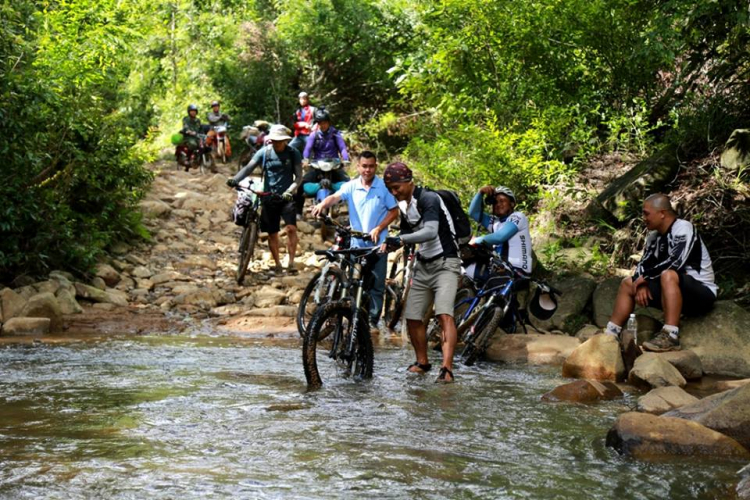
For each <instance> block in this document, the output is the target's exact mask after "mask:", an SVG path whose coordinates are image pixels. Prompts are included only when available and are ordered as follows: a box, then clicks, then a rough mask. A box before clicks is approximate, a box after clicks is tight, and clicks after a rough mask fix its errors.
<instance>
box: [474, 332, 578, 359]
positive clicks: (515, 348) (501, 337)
mask: <svg viewBox="0 0 750 500" xmlns="http://www.w3.org/2000/svg"><path fill="white" fill-rule="evenodd" d="M579 345H580V341H579V340H578V339H577V338H575V337H569V336H567V335H542V334H539V333H529V334H527V335H505V334H501V333H500V332H498V333H496V334H495V335H494V336H493V338H492V342H491V343H490V345H489V347H488V348H487V352H486V358H487V359H489V360H491V361H500V362H503V363H528V364H530V365H561V364H563V362H565V359H567V357H568V356H570V354H571V353H572V352H573V351H574V350H575V348H576V347H578V346H579Z"/></svg>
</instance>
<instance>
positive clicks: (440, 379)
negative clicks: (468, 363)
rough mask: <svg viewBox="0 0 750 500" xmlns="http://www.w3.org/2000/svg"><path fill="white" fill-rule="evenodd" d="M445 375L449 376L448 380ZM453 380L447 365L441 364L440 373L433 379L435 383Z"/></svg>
mask: <svg viewBox="0 0 750 500" xmlns="http://www.w3.org/2000/svg"><path fill="white" fill-rule="evenodd" d="M446 375H449V376H450V380H449V379H448V378H446ZM454 380H455V378H454V377H453V372H452V371H450V370H449V369H448V368H447V367H445V366H442V367H440V374H439V375H438V377H437V378H436V379H435V383H436V384H450V383H452V382H453V381H454Z"/></svg>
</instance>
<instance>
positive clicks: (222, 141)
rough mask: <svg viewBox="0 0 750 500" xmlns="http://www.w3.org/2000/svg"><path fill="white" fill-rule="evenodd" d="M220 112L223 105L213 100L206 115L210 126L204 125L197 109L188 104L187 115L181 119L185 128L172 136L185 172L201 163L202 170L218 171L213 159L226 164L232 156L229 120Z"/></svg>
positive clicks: (178, 159) (176, 155) (176, 152)
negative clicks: (205, 168)
mask: <svg viewBox="0 0 750 500" xmlns="http://www.w3.org/2000/svg"><path fill="white" fill-rule="evenodd" d="M220 109H221V103H219V101H213V102H212V103H211V111H210V112H209V113H207V115H206V121H207V123H205V124H204V123H201V120H200V118H198V106H196V105H195V104H190V105H188V107H187V113H188V114H187V116H185V117H184V118H183V119H182V129H180V132H179V133H177V134H175V135H173V136H172V142H173V144H174V145H175V146H176V149H175V157H176V159H177V163H178V164H179V165H180V166H182V167H184V168H185V171H188V170H190V168H191V167H195V166H198V165H199V163H200V162H203V163H200V166H201V167H204V166H205V167H208V168H209V169H210V170H211V171H215V166H214V161H215V160H214V157H218V158H220V159H221V160H222V161H223V162H225V163H226V160H227V158H230V157H231V156H232V145H231V144H230V142H229V134H227V129H228V127H229V120H230V117H229V115H227V114H226V113H223V112H222V111H221V110H220Z"/></svg>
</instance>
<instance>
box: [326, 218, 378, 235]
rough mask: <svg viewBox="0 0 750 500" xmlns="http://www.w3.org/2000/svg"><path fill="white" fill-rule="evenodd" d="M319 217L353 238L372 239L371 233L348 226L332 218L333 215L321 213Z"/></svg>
mask: <svg viewBox="0 0 750 500" xmlns="http://www.w3.org/2000/svg"><path fill="white" fill-rule="evenodd" d="M318 218H319V219H322V220H323V223H324V224H330V225H331V226H334V227H335V228H336V231H339V232H341V233H344V234H348V235H349V236H351V237H353V238H359V239H361V240H365V241H372V240H371V238H370V234H369V233H365V232H362V231H357V230H354V229H352V228H350V227H347V226H345V225H343V224H341V223H340V222H338V221H336V220H334V219H333V218H331V216H330V215H328V214H320V215H318Z"/></svg>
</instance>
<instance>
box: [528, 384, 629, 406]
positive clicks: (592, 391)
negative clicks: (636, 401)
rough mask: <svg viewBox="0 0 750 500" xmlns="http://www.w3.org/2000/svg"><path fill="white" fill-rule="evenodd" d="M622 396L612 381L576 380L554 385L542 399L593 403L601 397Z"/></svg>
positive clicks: (601, 398)
mask: <svg viewBox="0 0 750 500" xmlns="http://www.w3.org/2000/svg"><path fill="white" fill-rule="evenodd" d="M620 396H622V391H621V390H620V389H619V388H618V387H617V385H615V383H614V382H609V381H604V382H599V381H597V380H576V381H575V382H570V383H568V384H563V385H560V386H558V387H555V388H554V389H552V390H551V391H550V392H548V393H546V394H544V395H543V396H542V401H568V402H571V403H593V402H594V401H600V400H603V399H614V398H618V397H620Z"/></svg>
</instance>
